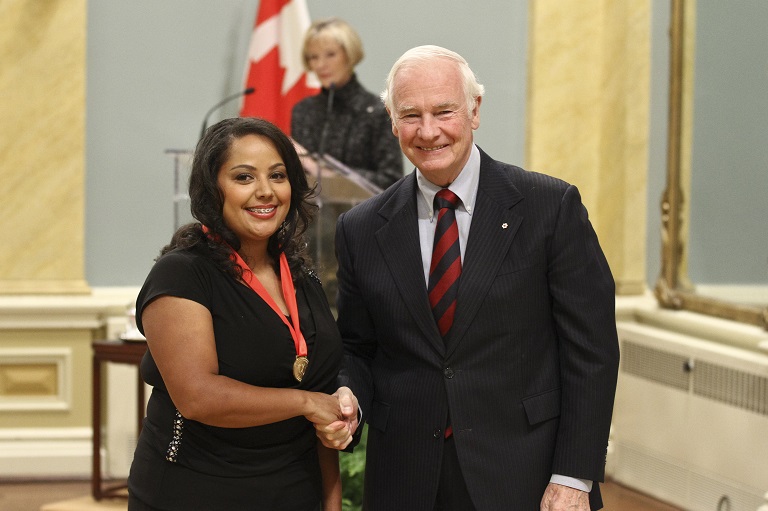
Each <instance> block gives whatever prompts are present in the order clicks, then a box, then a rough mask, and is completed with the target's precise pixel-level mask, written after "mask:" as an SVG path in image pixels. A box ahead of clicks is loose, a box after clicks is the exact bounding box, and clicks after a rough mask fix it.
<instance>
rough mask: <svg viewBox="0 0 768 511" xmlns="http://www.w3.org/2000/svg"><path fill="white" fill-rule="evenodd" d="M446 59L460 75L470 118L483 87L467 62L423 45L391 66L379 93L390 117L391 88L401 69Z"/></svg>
mask: <svg viewBox="0 0 768 511" xmlns="http://www.w3.org/2000/svg"><path fill="white" fill-rule="evenodd" d="M438 58H441V59H447V60H451V61H453V62H455V63H456V65H457V66H458V69H459V72H460V73H461V77H462V82H463V85H464V96H465V97H466V103H467V108H468V110H469V112H468V114H469V115H470V116H471V115H472V112H473V111H474V109H475V107H476V106H477V98H478V97H482V95H483V94H485V87H483V85H482V84H481V83H480V82H478V81H477V77H476V76H475V73H474V72H472V70H471V69H470V68H469V64H468V63H467V61H466V60H465V59H464V57H462V56H461V55H459V54H458V53H456V52H454V51H451V50H448V49H446V48H442V47H440V46H434V45H425V46H417V47H415V48H411V49H410V50H408V51H407V52H405V53H403V55H402V56H401V57H400V58H399V59H397V61H396V62H395V63H394V65H393V66H392V69H390V71H389V75H388V76H387V85H386V87H387V88H386V89H384V91H383V92H382V93H381V100H382V101H383V102H384V106H386V107H387V110H389V112H390V115H394V113H395V108H394V99H393V98H392V93H393V91H392V86H393V85H394V81H395V77H396V76H397V73H398V72H400V70H401V69H403V68H404V67H407V66H409V65H415V64H428V63H429V62H431V61H433V60H435V59H438Z"/></svg>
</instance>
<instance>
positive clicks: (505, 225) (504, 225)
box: [501, 222, 509, 229]
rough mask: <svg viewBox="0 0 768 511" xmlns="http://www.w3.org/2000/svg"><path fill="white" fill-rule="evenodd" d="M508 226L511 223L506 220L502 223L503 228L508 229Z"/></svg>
mask: <svg viewBox="0 0 768 511" xmlns="http://www.w3.org/2000/svg"><path fill="white" fill-rule="evenodd" d="M507 227H509V224H508V223H507V222H504V223H503V224H501V228H502V229H506V228H507Z"/></svg>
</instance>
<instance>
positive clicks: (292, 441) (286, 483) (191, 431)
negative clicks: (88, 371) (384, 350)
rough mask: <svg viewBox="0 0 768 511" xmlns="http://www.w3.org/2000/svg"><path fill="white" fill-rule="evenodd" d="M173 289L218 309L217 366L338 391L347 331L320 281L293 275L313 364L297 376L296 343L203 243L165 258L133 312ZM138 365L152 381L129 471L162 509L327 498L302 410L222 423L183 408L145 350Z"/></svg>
mask: <svg viewBox="0 0 768 511" xmlns="http://www.w3.org/2000/svg"><path fill="white" fill-rule="evenodd" d="M163 295H170V296H176V297H182V298H186V299H189V300H193V301H195V302H198V303H200V304H202V305H204V306H205V307H206V308H208V309H209V310H210V312H211V316H212V317H213V328H214V334H215V340H216V351H217V355H218V362H219V372H220V374H222V375H225V376H228V377H230V378H233V379H235V380H239V381H242V382H245V383H248V384H250V385H255V386H263V387H281V388H297V389H303V390H311V391H319V392H327V393H333V392H334V391H335V390H336V388H337V385H336V376H337V374H338V371H339V368H340V365H341V360H342V347H341V338H340V336H339V332H338V330H337V328H336V323H335V321H334V318H333V315H332V314H331V311H330V308H329V305H328V302H327V300H326V297H325V294H324V292H323V290H322V287H321V286H320V283H319V282H318V281H315V280H314V279H313V278H312V277H305V278H303V279H301V280H300V281H298V282H297V283H296V296H297V302H298V310H299V318H300V324H301V330H302V332H303V334H304V337H305V339H306V341H307V347H308V356H309V362H310V363H309V367H308V369H307V373H306V374H305V376H304V378H303V380H302V382H297V381H296V380H295V379H294V378H293V373H292V367H293V361H294V360H295V358H296V350H295V346H294V342H293V338H292V337H291V334H290V331H289V330H288V327H287V326H285V324H284V323H283V322H282V320H281V318H280V317H279V316H278V315H277V314H275V312H274V311H273V310H272V309H271V308H270V306H269V305H268V304H267V303H266V302H264V300H262V299H261V298H260V297H259V296H258V295H257V294H256V293H255V292H254V291H252V290H251V289H250V288H248V287H246V286H245V285H243V284H241V283H239V282H237V281H235V280H234V279H233V278H231V277H229V276H228V275H226V274H225V273H223V272H222V271H221V270H220V269H219V268H218V267H217V266H216V265H215V264H214V263H213V262H212V261H211V259H209V258H208V257H207V256H206V255H204V254H203V253H202V252H200V249H189V250H175V251H172V252H169V253H168V254H166V255H164V256H163V257H161V258H160V259H158V261H157V263H156V264H155V265H154V267H153V268H152V270H151V271H150V273H149V276H148V277H147V280H146V282H145V283H144V286H143V287H142V289H141V291H140V293H139V296H138V299H137V302H136V310H137V314H136V318H137V323H138V326H139V329H140V330H142V331H143V326H142V323H141V312H142V310H143V309H144V307H146V305H147V304H149V303H150V302H151V301H152V300H153V299H155V298H157V297H159V296H163ZM141 374H142V377H143V379H144V381H146V382H147V383H148V384H150V385H152V386H153V390H152V395H151V397H150V400H149V404H148V406H147V418H146V419H145V421H144V427H143V429H142V432H141V435H140V436H139V441H138V445H137V447H136V452H135V456H134V460H133V464H132V466H131V472H130V476H129V479H128V487H129V491H130V492H131V494H132V497H133V498H134V499H138V500H140V501H141V502H143V503H144V504H146V505H148V506H149V507H150V508H154V509H163V510H169V511H172V510H180V511H181V510H183V511H191V510H224V509H226V510H228V511H237V510H260V509H265V510H273V511H278V510H285V511H314V510H315V509H319V505H320V502H321V498H322V485H321V477H320V467H319V463H318V459H317V447H316V446H317V444H316V442H317V440H316V436H315V430H314V427H313V426H312V424H311V423H310V422H309V421H307V420H306V419H305V418H304V417H294V418H292V419H289V420H285V421H281V422H277V423H273V424H268V425H264V426H257V427H249V428H221V427H215V426H209V425H206V424H202V423H200V422H197V421H192V420H188V419H186V418H184V417H182V416H181V415H180V414H179V413H178V411H177V410H176V407H175V406H174V404H173V402H172V401H171V399H170V396H169V395H168V392H167V390H166V388H165V385H164V383H163V379H162V377H161V376H160V373H159V371H158V369H157V366H156V365H155V362H154V360H153V359H152V355H151V353H149V352H147V354H146V355H145V357H144V360H143V361H142V364H141Z"/></svg>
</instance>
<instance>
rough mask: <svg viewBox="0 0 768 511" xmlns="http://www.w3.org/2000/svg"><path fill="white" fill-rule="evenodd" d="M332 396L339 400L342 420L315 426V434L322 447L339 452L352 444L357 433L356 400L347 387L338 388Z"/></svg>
mask: <svg viewBox="0 0 768 511" xmlns="http://www.w3.org/2000/svg"><path fill="white" fill-rule="evenodd" d="M333 395H334V396H335V397H336V398H337V399H338V400H339V407H340V408H341V415H342V417H343V419H342V420H339V421H334V422H332V423H330V424H327V425H322V424H315V433H316V434H317V438H319V439H320V442H322V444H323V445H324V446H326V447H328V448H331V449H339V450H341V449H345V448H346V447H347V446H348V445H349V444H350V442H352V435H354V434H355V431H357V426H358V419H357V415H358V414H357V398H356V397H355V395H354V394H353V393H352V391H351V390H349V388H348V387H339V389H338V390H337V391H336V392H335V393H334V394H333Z"/></svg>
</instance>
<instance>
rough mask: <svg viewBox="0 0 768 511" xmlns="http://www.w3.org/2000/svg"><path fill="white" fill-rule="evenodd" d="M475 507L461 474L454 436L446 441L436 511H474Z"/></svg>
mask: <svg viewBox="0 0 768 511" xmlns="http://www.w3.org/2000/svg"><path fill="white" fill-rule="evenodd" d="M474 509H475V506H474V505H473V504H472V499H471V498H470V497H469V492H468V491H467V484H466V483H465V482H464V476H463V475H462V474H461V467H460V466H459V456H458V455H457V454H456V443H455V442H454V440H453V436H451V437H449V438H447V439H446V440H445V447H444V449H443V464H442V467H441V468H440V485H439V486H438V488H437V501H436V502H435V509H434V511H474Z"/></svg>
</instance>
